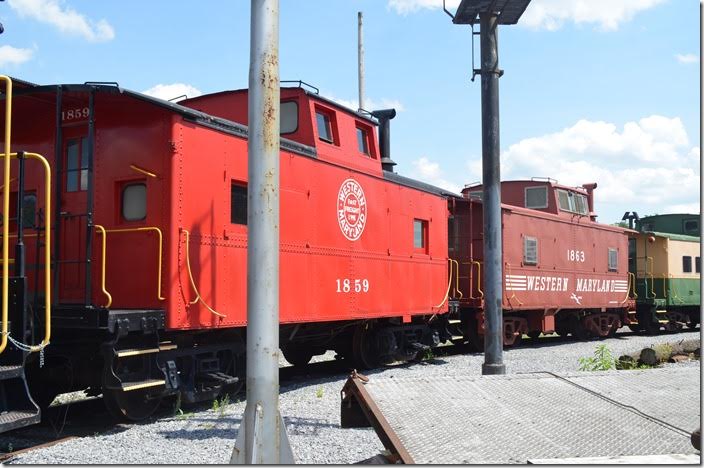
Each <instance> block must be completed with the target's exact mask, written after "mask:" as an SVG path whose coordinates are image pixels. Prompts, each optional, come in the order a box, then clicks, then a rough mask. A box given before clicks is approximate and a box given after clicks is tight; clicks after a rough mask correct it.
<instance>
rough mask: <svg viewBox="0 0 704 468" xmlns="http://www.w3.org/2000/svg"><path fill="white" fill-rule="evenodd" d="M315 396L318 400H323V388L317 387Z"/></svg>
mask: <svg viewBox="0 0 704 468" xmlns="http://www.w3.org/2000/svg"><path fill="white" fill-rule="evenodd" d="M315 396H316V397H318V398H323V387H318V389H317V390H316V391H315Z"/></svg>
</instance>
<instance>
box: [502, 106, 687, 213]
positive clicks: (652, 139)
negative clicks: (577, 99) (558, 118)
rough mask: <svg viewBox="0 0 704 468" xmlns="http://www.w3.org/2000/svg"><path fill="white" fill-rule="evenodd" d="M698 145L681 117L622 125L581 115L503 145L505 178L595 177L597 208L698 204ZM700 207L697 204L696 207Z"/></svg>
mask: <svg viewBox="0 0 704 468" xmlns="http://www.w3.org/2000/svg"><path fill="white" fill-rule="evenodd" d="M699 154H700V152H699V148H698V147H692V146H690V142H689V138H688V136H687V132H686V130H685V128H684V125H683V124H682V121H681V120H680V119H679V118H668V117H663V116H658V115H653V116H650V117H646V118H643V119H640V120H639V121H638V122H628V123H626V124H625V125H624V126H623V129H621V130H619V129H618V128H617V126H616V125H614V124H612V123H607V122H592V121H588V120H580V121H579V122H577V123H576V124H575V125H573V126H572V127H569V128H566V129H564V130H562V131H560V132H557V133H552V134H548V135H544V136H541V137H536V138H527V139H524V140H522V141H519V142H518V143H516V144H513V145H511V146H510V147H509V148H508V150H506V151H504V152H503V154H502V156H501V159H502V164H503V167H502V178H503V179H519V178H521V179H522V178H530V177H532V176H549V177H551V178H553V179H557V180H558V181H559V182H560V183H562V184H565V185H574V186H579V185H581V184H583V183H587V182H597V183H598V184H599V187H598V188H597V190H596V191H595V198H596V209H597V212H600V211H601V212H602V215H604V216H602V218H601V219H602V221H604V222H613V221H616V220H617V219H616V216H620V213H619V212H625V211H629V210H633V209H635V210H636V211H641V212H657V213H665V212H672V211H677V210H678V209H680V208H683V207H687V208H693V207H698V206H699V205H698V202H697V200H698V198H699V186H700V176H699ZM695 212H698V208H697V209H696V210H695Z"/></svg>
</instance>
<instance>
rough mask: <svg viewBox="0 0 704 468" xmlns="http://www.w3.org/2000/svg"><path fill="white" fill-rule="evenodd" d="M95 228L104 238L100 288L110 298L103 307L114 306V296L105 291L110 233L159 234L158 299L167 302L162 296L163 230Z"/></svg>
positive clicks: (97, 226)
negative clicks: (106, 258)
mask: <svg viewBox="0 0 704 468" xmlns="http://www.w3.org/2000/svg"><path fill="white" fill-rule="evenodd" d="M95 228H96V229H97V230H98V231H100V234H102V236H103V244H102V247H103V249H102V259H103V262H102V268H101V272H100V287H101V289H102V292H103V294H105V295H106V296H107V298H108V303H107V304H106V305H104V306H103V307H105V308H107V307H110V305H111V304H112V295H111V294H110V293H109V292H108V291H107V289H105V271H106V265H105V256H106V250H107V234H108V233H119V232H144V231H154V232H156V233H157V235H158V236H159V255H158V259H157V278H156V283H157V287H156V297H157V299H159V300H160V301H164V300H166V298H165V297H163V296H162V295H161V270H162V263H163V250H164V247H163V246H164V236H163V235H162V233H161V229H159V228H158V227H156V226H148V227H138V228H123V229H105V228H104V227H103V226H101V225H99V224H95Z"/></svg>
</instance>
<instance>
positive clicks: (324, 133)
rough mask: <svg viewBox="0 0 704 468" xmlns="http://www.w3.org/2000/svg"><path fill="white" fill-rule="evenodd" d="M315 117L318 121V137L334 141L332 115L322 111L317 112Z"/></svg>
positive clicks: (330, 141) (329, 141)
mask: <svg viewBox="0 0 704 468" xmlns="http://www.w3.org/2000/svg"><path fill="white" fill-rule="evenodd" d="M315 118H316V120H317V122H318V137H319V138H320V139H321V140H323V141H327V142H328V143H333V138H332V125H331V124H330V116H329V115H327V114H323V113H322V112H316V113H315Z"/></svg>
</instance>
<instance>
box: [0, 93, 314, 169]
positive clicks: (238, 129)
mask: <svg viewBox="0 0 704 468" xmlns="http://www.w3.org/2000/svg"><path fill="white" fill-rule="evenodd" d="M58 90H61V91H62V92H69V93H70V92H73V93H88V92H91V91H93V92H98V93H106V94H116V95H121V96H126V97H128V98H131V99H136V100H139V101H143V102H146V103H149V104H151V105H154V106H158V107H161V108H163V109H165V110H167V111H169V112H173V113H176V114H179V115H182V116H183V117H184V118H186V119H187V120H189V121H192V122H193V123H196V124H198V125H202V126H204V127H209V128H212V129H215V130H218V131H221V132H224V133H228V134H231V135H235V136H239V137H242V138H248V134H249V131H248V129H247V126H246V125H242V124H240V123H237V122H233V121H231V120H227V119H223V118H222V117H215V116H214V115H210V114H206V113H205V112H201V111H199V110H196V109H193V108H191V107H186V106H182V105H180V104H177V103H174V102H169V101H165V100H163V99H159V98H157V97H153V96H149V95H146V94H143V93H139V92H137V91H132V90H129V89H126V88H121V87H119V86H118V85H117V83H84V84H54V85H35V86H33V87H27V88H23V89H18V90H14V91H13V94H14V95H15V96H23V95H30V94H42V93H56V92H58ZM3 94H4V93H0V97H2V95H3ZM281 147H282V148H284V149H286V150H289V151H293V152H296V153H299V154H304V155H307V156H313V157H315V156H316V154H317V152H316V150H315V148H313V147H311V146H307V145H304V144H301V143H298V142H296V141H292V140H289V139H287V138H283V137H282V138H281Z"/></svg>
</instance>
